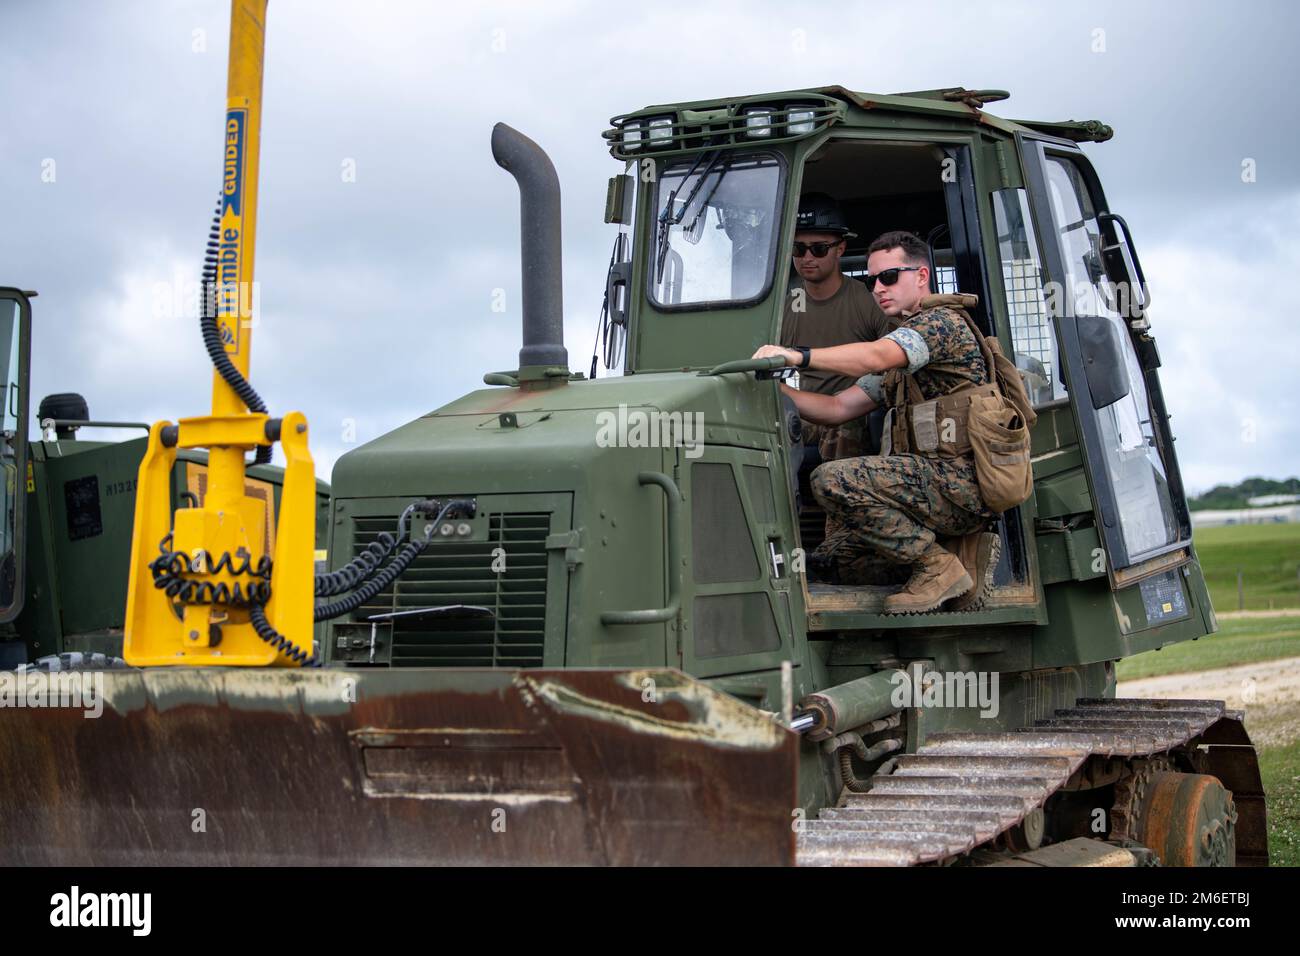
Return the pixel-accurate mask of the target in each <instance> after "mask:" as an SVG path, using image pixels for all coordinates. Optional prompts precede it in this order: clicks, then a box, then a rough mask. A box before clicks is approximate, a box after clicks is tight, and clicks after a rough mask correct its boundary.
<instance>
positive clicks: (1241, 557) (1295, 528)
mask: <svg viewBox="0 0 1300 956" xmlns="http://www.w3.org/2000/svg"><path fill="white" fill-rule="evenodd" d="M1195 541H1196V553H1197V554H1198V555H1199V556H1200V559H1201V567H1202V569H1203V570H1204V571H1205V583H1206V585H1208V586H1209V589H1210V599H1211V600H1212V601H1213V602H1214V609H1215V610H1216V611H1218V612H1219V613H1220V614H1223V613H1225V612H1227V611H1235V610H1237V569H1238V568H1240V569H1241V571H1242V577H1243V583H1244V593H1245V602H1244V603H1245V609H1246V610H1248V611H1262V610H1267V609H1269V608H1270V607H1271V608H1288V607H1297V608H1300V578H1298V577H1297V573H1298V572H1300V524H1255V525H1229V526H1227V527H1223V528H1198V529H1197V530H1196V533H1195Z"/></svg>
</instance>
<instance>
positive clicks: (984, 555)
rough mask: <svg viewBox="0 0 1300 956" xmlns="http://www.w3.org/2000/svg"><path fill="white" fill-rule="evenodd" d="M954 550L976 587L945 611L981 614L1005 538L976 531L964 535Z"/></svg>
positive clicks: (954, 599) (991, 588)
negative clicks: (980, 610)
mask: <svg viewBox="0 0 1300 956" xmlns="http://www.w3.org/2000/svg"><path fill="white" fill-rule="evenodd" d="M959 541H960V543H959V544H958V545H957V546H956V547H954V548H953V549H952V550H953V551H955V552H956V553H957V557H959V558H960V559H961V563H962V567H964V568H965V569H966V573H967V574H969V575H970V576H971V580H972V581H974V582H975V586H974V587H973V588H971V589H970V590H969V591H967V592H966V593H965V594H963V595H962V596H961V597H956V598H953V599H952V600H951V601H949V602H948V606H947V607H946V608H944V610H945V611H978V610H979V609H980V608H981V607H983V606H984V602H985V601H986V600H987V599H988V596H989V594H991V593H992V591H993V572H994V571H995V570H996V569H997V566H998V558H1000V557H1001V556H1002V538H1001V537H999V536H998V535H997V534H996V533H994V532H992V531H976V532H975V533H973V534H968V535H963V536H962V537H961V538H960V539H959Z"/></svg>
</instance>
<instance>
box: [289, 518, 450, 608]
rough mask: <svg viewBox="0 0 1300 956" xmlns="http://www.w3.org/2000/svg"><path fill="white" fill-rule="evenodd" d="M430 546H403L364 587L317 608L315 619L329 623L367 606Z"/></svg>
mask: <svg viewBox="0 0 1300 956" xmlns="http://www.w3.org/2000/svg"><path fill="white" fill-rule="evenodd" d="M430 527H432V525H430ZM428 546H429V539H428V538H425V539H423V540H421V541H416V540H411V541H408V542H406V544H404V545H402V549H401V550H400V551H398V552H397V557H395V558H393V560H392V561H390V562H389V563H388V567H386V568H384V569H383V570H382V571H380V572H379V573H378V574H376V575H375V576H374V577H372V578H371V579H370V580H369V581H367V582H366V583H365V584H364V585H362V586H361V587H359V588H358V589H357V590H355V591H353V592H352V593H351V594H349V595H348V596H347V597H345V598H343V599H342V600H339V601H335V602H334V603H332V604H321V605H319V606H317V608H316V612H315V619H316V620H317V621H328V620H329V619H330V618H332V617H338V616H339V615H340V614H347V613H348V612H350V611H355V610H356V609H357V608H359V607H361V605H363V604H365V603H366V602H367V601H369V600H370V599H371V598H372V597H374V596H375V595H376V594H378V593H379V592H380V591H382V590H384V588H386V587H388V586H389V585H390V584H392V583H393V582H394V581H396V580H397V578H398V576H399V575H400V574H401V573H402V572H403V571H405V570H406V569H407V567H409V566H410V564H411V562H412V561H414V560H415V559H416V558H417V557H419V556H420V552H422V551H423V550H424V549H425V548H427V547H428Z"/></svg>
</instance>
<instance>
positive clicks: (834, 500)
mask: <svg viewBox="0 0 1300 956" xmlns="http://www.w3.org/2000/svg"><path fill="white" fill-rule="evenodd" d="M885 338H887V339H890V340H892V341H894V342H897V343H898V344H899V345H900V346H901V347H902V349H903V351H904V352H905V353H906V354H907V359H908V365H907V368H906V369H903V370H899V371H896V372H890V373H887V374H886V375H884V376H881V375H864V376H863V377H862V378H861V379H859V380H858V383H857V386H856V387H859V388H862V389H863V391H865V392H866V393H867V394H868V395H870V396H871V397H872V398H874V399H876V401H877V402H878V403H881V404H883V405H886V406H892V405H894V404H895V402H896V401H897V398H898V391H897V385H898V383H899V376H900V375H909V374H910V375H911V376H912V378H913V380H914V381H915V383H916V385H917V387H918V388H919V389H920V392H921V395H922V396H923V400H929V399H932V398H937V397H938V396H940V395H944V394H946V393H948V392H950V391H952V390H953V389H956V388H959V387H961V386H964V385H970V384H974V385H982V384H986V383H988V382H989V381H990V378H989V372H988V370H987V369H986V368H985V364H984V357H983V355H982V354H981V353H980V348H979V343H978V342H976V341H975V337H974V336H973V335H972V334H971V331H970V329H968V328H967V327H966V323H965V322H964V321H963V319H962V317H961V315H960V314H958V313H956V312H954V311H953V310H952V309H949V308H947V307H944V306H936V307H933V308H927V309H923V310H922V311H920V312H917V313H916V314H914V315H912V316H910V317H908V318H906V319H904V320H903V322H902V324H901V325H900V326H899V328H898V329H896V330H895V331H893V332H891V333H889V334H888V335H887V336H885ZM894 414H895V415H896V416H899V415H902V414H903V410H902V409H899V408H896V409H895V410H894ZM812 489H813V494H814V495H815V496H816V498H817V501H818V502H819V503H820V504H821V506H822V507H823V508H825V509H826V512H827V515H828V516H829V517H830V518H831V519H832V520H833V521H834V522H835V523H836V526H837V527H836V530H835V531H834V532H832V533H831V534H829V535H828V536H827V538H826V540H825V541H823V542H822V544H821V545H820V546H819V547H818V548H817V550H816V551H814V552H813V555H812V562H813V566H814V567H816V568H819V569H821V570H824V571H826V572H828V577H829V578H830V579H831V580H837V581H839V582H840V583H844V584H850V583H861V584H893V583H899V582H901V581H903V580H906V578H907V577H908V574H909V573H910V569H911V566H912V565H914V564H915V563H916V562H917V561H918V560H919V559H920V557H921V555H922V554H923V553H924V552H925V551H926V549H928V548H929V547H930V546H931V545H932V544H934V543H935V537H936V534H937V535H942V536H949V535H951V536H958V535H963V534H968V533H970V532H972V531H977V530H979V529H980V528H981V527H983V526H984V525H986V524H987V523H988V521H989V519H990V518H991V517H992V512H991V511H989V509H988V507H987V506H986V505H985V504H984V501H983V499H982V498H981V497H980V491H979V485H978V484H977V482H976V479H975V462H974V459H973V458H972V457H971V455H970V454H966V455H961V456H959V457H956V458H938V457H929V456H926V455H920V454H898V455H892V454H891V455H884V456H882V455H871V456H866V457H861V458H847V459H843V460H840V461H832V462H827V463H826V464H824V465H822V466H821V467H820V468H818V469H817V470H816V471H815V472H813V476H812Z"/></svg>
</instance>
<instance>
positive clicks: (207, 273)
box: [199, 199, 271, 465]
mask: <svg viewBox="0 0 1300 956" xmlns="http://www.w3.org/2000/svg"><path fill="white" fill-rule="evenodd" d="M220 248H221V200H220V199H218V200H217V209H216V212H215V213H214V214H213V216H212V227H211V229H209V230H208V245H207V252H205V253H204V254H203V278H202V282H201V288H202V293H203V301H202V302H201V303H200V306H199V331H200V333H201V334H202V335H203V345H204V347H205V348H206V349H207V350H208V358H209V359H211V360H212V365H213V367H214V368H215V369H216V370H217V374H219V375H220V376H221V378H222V379H223V380H224V381H225V383H226V384H227V385H229V386H230V388H231V389H232V390H233V391H234V393H235V394H236V395H238V396H239V400H240V401H241V402H243V403H244V404H245V405H247V406H248V410H249V411H250V412H255V413H257V414H259V415H265V414H267V411H266V403H265V402H263V401H262V396H260V395H258V394H257V390H256V389H254V388H253V386H252V385H251V384H250V383H249V381H248V379H246V378H245V377H244V376H243V374H242V373H241V372H240V371H239V369H237V368H235V363H234V362H232V361H230V356H229V355H227V354H226V347H225V345H224V343H223V342H222V341H221V331H220V330H219V329H218V328H217V271H218V262H219V257H220ZM235 295H236V302H238V301H239V299H240V298H241V297H242V296H243V290H241V289H236V290H235ZM236 308H238V306H236ZM270 462H271V446H270V445H258V446H257V452H256V453H255V454H254V456H253V464H255V465H267V464H270Z"/></svg>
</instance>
